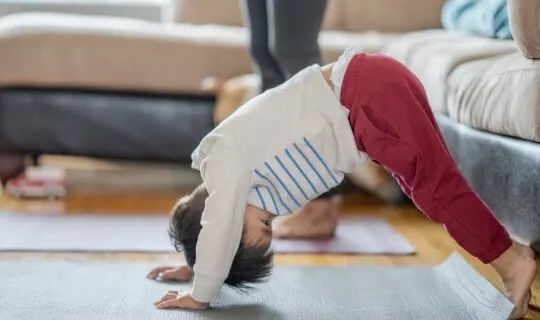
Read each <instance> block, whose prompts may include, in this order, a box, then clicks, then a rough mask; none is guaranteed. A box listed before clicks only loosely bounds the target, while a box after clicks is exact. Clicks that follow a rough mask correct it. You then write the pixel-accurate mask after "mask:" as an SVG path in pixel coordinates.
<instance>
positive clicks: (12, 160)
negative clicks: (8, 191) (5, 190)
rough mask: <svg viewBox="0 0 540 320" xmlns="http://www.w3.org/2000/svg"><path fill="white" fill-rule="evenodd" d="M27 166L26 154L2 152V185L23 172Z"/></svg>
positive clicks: (0, 159) (0, 161) (0, 163)
mask: <svg viewBox="0 0 540 320" xmlns="http://www.w3.org/2000/svg"><path fill="white" fill-rule="evenodd" d="M25 168H26V163H25V161H24V155H20V154H0V182H1V183H2V186H3V185H5V184H6V183H7V182H8V181H9V180H10V179H12V178H15V177H17V176H18V175H20V174H21V173H23V172H24V169H25Z"/></svg>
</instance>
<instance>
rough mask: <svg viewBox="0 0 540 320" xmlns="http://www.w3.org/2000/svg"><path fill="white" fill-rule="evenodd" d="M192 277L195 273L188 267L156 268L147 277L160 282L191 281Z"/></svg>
mask: <svg viewBox="0 0 540 320" xmlns="http://www.w3.org/2000/svg"><path fill="white" fill-rule="evenodd" d="M192 276H193V273H192V271H191V269H190V268H189V267H188V266H180V267H159V268H155V269H153V270H152V271H150V273H149V274H148V276H146V277H147V278H148V279H152V280H158V281H162V280H164V281H171V280H172V281H189V280H190V279H191V277H192Z"/></svg>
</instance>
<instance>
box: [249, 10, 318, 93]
mask: <svg viewBox="0 0 540 320" xmlns="http://www.w3.org/2000/svg"><path fill="white" fill-rule="evenodd" d="M243 2H244V16H245V21H246V24H247V25H248V26H249V28H250V33H251V56H252V58H253V60H254V61H253V62H254V64H255V66H256V68H257V72H258V73H259V75H260V76H261V79H262V84H261V87H262V88H261V91H265V90H267V89H270V88H273V87H275V86H278V85H280V84H281V83H283V82H284V81H285V80H287V79H289V78H290V77H292V76H293V75H295V74H296V73H297V72H298V71H300V70H302V69H304V68H305V67H307V66H309V65H312V64H315V63H317V64H321V52H320V49H319V44H318V42H317V39H318V35H319V31H320V29H321V25H322V21H323V17H324V11H325V8H326V0H243Z"/></svg>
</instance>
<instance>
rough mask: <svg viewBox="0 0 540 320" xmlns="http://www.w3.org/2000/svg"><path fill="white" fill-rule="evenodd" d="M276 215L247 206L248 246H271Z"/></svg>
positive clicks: (245, 223)
mask: <svg viewBox="0 0 540 320" xmlns="http://www.w3.org/2000/svg"><path fill="white" fill-rule="evenodd" d="M273 219H274V215H273V214H271V213H270V212H268V211H264V210H262V209H259V208H257V207H254V206H250V205H248V206H246V211H245V213H244V233H245V239H244V240H245V241H246V243H248V244H254V245H257V244H263V245H267V244H270V242H271V241H272V220H273Z"/></svg>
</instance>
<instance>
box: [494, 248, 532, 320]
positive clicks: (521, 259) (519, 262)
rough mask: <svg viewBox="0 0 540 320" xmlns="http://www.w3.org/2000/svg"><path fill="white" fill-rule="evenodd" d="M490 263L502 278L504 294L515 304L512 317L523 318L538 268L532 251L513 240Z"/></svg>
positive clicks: (527, 307)
mask: <svg viewBox="0 0 540 320" xmlns="http://www.w3.org/2000/svg"><path fill="white" fill-rule="evenodd" d="M491 265H492V266H493V268H495V270H496V271H497V272H498V273H499V275H500V276H501V278H502V281H503V284H504V290H505V295H506V296H507V297H508V299H510V301H512V303H513V304H514V305H515V306H516V309H515V311H514V313H513V314H512V319H520V318H523V317H524V316H525V315H526V314H527V311H528V309H529V302H530V301H531V286H532V283H533V281H534V278H535V276H536V271H537V268H538V266H537V264H536V261H535V255H534V251H533V250H532V249H531V248H530V247H529V246H526V245H522V244H519V243H516V242H514V243H513V244H512V247H510V248H509V249H508V250H506V251H505V252H504V253H503V254H502V255H501V256H500V257H498V258H497V259H495V260H493V262H492V263H491Z"/></svg>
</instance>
